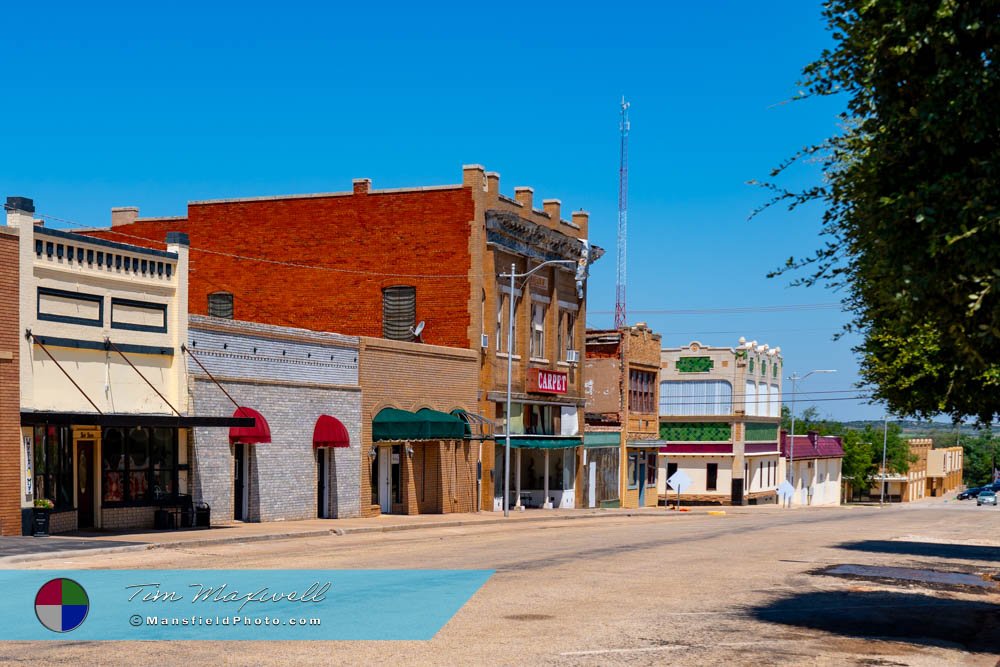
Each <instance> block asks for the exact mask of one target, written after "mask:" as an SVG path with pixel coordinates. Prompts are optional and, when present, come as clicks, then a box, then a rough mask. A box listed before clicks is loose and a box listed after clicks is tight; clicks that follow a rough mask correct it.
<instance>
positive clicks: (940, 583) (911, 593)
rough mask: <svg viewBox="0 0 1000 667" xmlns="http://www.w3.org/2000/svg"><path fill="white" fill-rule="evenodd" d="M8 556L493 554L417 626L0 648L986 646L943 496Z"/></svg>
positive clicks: (703, 656)
mask: <svg viewBox="0 0 1000 667" xmlns="http://www.w3.org/2000/svg"><path fill="white" fill-rule="evenodd" d="M844 565H848V566H851V567H848V568H838V566H844ZM17 567H24V568H29V567H30V568H42V569H55V568H258V569H266V568H489V569H495V570H496V574H495V575H494V576H493V577H492V578H491V579H490V580H489V581H488V582H487V584H486V585H485V586H484V587H483V588H482V589H480V591H479V592H478V593H476V595H475V596H474V597H473V598H472V599H471V600H470V601H469V602H468V603H467V604H466V605H465V606H464V607H463V608H462V609H461V610H460V611H459V612H458V614H456V615H455V616H454V617H453V618H452V619H451V621H450V622H449V623H448V624H447V625H446V626H445V627H444V628H443V629H442V630H441V631H440V632H439V633H438V634H437V636H435V637H434V639H432V640H430V641H426V642H410V641H405V642H404V641H396V642H280V643H266V642H169V643H167V642H72V641H68V642H55V641H51V642H34V643H27V642H3V643H0V661H2V662H3V663H4V664H18V663H30V664H32V665H37V664H73V665H79V664H143V665H161V664H162V665H173V664H186V665H196V664H359V663H373V664H447V665H464V664H475V665H479V664H502V665H525V664H587V665H605V664H621V665H626V664H627V665H650V664H667V663H669V664H682V665H712V664H720V665H721V664H727V665H732V664H737V665H762V664H765V665H766V664H817V665H825V664H831V665H832V664H837V665H841V664H858V665H943V664H961V665H991V666H992V665H996V664H998V653H1000V586H998V584H1000V509H997V508H993V507H983V508H976V507H975V505H974V503H973V504H970V503H958V502H955V501H949V502H942V501H940V500H935V501H930V502H922V503H918V504H913V505H909V506H892V507H887V508H878V507H843V508H829V509H822V508H814V509H794V510H782V509H777V508H761V509H759V510H757V511H749V512H747V511H744V512H740V513H729V514H727V515H725V516H708V515H705V514H699V515H684V514H675V513H671V512H665V511H664V512H663V514H662V515H653V516H633V517H621V518H612V519H608V518H603V519H593V520H575V521H552V522H544V523H524V524H521V525H516V526H509V527H508V526H504V525H487V526H462V527H449V528H432V529H426V530H419V531H407V532H400V533H376V534H358V535H341V536H338V535H330V536H321V537H306V538H297V539H287V540H274V541H267V542H255V543H252V544H219V545H206V546H192V547H190V548H171V549H157V550H151V551H142V552H137V551H130V552H126V553H116V554H101V555H74V556H73V557H72V558H53V559H52V560H50V561H44V562H35V563H24V564H20V565H18V566H17ZM869 567H876V568H878V567H883V568H885V567H888V568H889V569H872V570H869V569H868V568H869ZM927 571H933V572H931V573H930V575H927V574H926V573H927ZM969 575H972V576H971V577H970V576H969ZM969 582H982V583H981V584H976V585H970V583H969Z"/></svg>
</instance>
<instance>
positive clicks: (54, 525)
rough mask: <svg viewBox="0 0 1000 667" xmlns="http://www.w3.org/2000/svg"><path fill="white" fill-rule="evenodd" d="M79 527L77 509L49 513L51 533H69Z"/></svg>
mask: <svg viewBox="0 0 1000 667" xmlns="http://www.w3.org/2000/svg"><path fill="white" fill-rule="evenodd" d="M76 528H77V516H76V510H71V511H69V512H53V513H52V514H50V515H49V534H50V535H55V534H56V533H69V532H72V531H74V530H76Z"/></svg>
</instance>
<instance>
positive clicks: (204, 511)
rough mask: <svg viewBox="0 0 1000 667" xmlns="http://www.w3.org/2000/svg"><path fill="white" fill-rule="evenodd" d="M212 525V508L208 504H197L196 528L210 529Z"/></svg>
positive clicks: (195, 510) (195, 512)
mask: <svg viewBox="0 0 1000 667" xmlns="http://www.w3.org/2000/svg"><path fill="white" fill-rule="evenodd" d="M211 525H212V508H211V507H209V506H208V503H195V505H194V527H195V528H208V527H210V526H211Z"/></svg>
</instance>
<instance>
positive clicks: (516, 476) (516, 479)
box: [514, 447, 521, 509]
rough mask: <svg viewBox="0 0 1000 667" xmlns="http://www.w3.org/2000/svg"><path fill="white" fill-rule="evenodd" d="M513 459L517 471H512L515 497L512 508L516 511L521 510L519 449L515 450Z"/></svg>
mask: <svg viewBox="0 0 1000 667" xmlns="http://www.w3.org/2000/svg"><path fill="white" fill-rule="evenodd" d="M514 459H515V463H514V465H516V466H517V470H515V471H514V488H515V490H514V495H515V496H516V497H515V500H514V507H515V508H517V509H521V448H520V447H518V448H517V453H516V454H515V455H514Z"/></svg>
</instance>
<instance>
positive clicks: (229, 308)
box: [208, 292, 233, 320]
mask: <svg viewBox="0 0 1000 667" xmlns="http://www.w3.org/2000/svg"><path fill="white" fill-rule="evenodd" d="M208 314H209V316H211V317H221V318H224V319H227V320H231V319H233V294H232V292H212V293H211V294H209V295H208Z"/></svg>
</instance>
